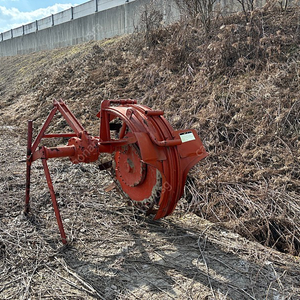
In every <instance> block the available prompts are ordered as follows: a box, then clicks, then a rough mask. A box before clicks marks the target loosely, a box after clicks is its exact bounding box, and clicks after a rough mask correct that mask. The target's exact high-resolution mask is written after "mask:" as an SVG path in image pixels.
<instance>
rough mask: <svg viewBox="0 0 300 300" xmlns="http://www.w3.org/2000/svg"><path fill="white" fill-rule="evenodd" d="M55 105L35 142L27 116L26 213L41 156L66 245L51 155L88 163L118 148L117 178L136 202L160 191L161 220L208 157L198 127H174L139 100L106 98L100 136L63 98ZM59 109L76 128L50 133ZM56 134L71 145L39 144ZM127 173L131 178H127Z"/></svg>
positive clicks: (159, 208)
mask: <svg viewBox="0 0 300 300" xmlns="http://www.w3.org/2000/svg"><path fill="white" fill-rule="evenodd" d="M53 105H54V107H53V109H52V111H51V112H50V114H49V116H48V118H47V119H46V121H45V123H44V125H43V126H42V128H41V130H40V132H39V133H38V135H37V137H36V139H35V141H34V142H33V143H32V136H33V129H32V127H33V126H32V121H28V141H27V171H26V197H25V213H28V212H29V208H30V205H29V198H30V172H31V165H32V163H33V162H34V161H36V160H37V159H41V160H42V164H43V167H44V172H45V177H46V180H47V184H48V187H49V191H50V195H51V200H52V204H53V207H54V211H55V216H56V219H57V223H58V227H59V230H60V234H61V238H62V242H63V243H64V244H65V243H67V239H66V235H65V232H64V228H63V224H62V221H61V217H60V212H59V208H58V205H57V201H56V197H55V193H54V189H53V185H52V180H51V177H50V173H49V169H48V165H47V160H48V159H50V158H58V157H69V158H70V160H71V161H72V163H75V164H76V163H81V162H85V163H89V162H93V161H96V160H97V159H98V157H99V155H100V153H104V152H105V153H115V160H116V178H117V180H118V181H119V182H120V185H121V187H122V189H123V190H124V191H125V193H127V194H128V195H129V196H130V198H131V199H132V200H135V201H143V200H144V199H147V198H148V197H149V195H150V194H151V193H152V194H153V193H154V192H156V195H155V196H156V198H157V200H158V203H157V205H158V210H157V211H156V215H155V219H159V218H162V217H165V216H167V215H169V214H171V213H172V212H173V210H174V209H175V207H176V205H177V202H178V200H179V199H180V197H181V196H182V193H183V189H184V184H185V181H186V177H187V173H188V172H189V170H190V168H191V167H192V166H194V165H195V164H196V163H197V162H199V161H200V160H201V159H203V158H204V157H205V156H207V153H206V151H205V149H204V147H203V144H202V142H201V140H200V138H199V137H198V135H197V133H196V131H195V130H179V131H175V130H174V129H173V128H172V127H171V125H170V124H169V123H168V122H167V121H166V119H165V118H164V117H163V111H153V110H151V109H150V108H149V107H147V106H144V105H138V104H137V102H136V100H131V99H129V100H125V99H122V100H104V101H102V103H101V110H100V112H99V113H98V115H97V116H98V117H99V118H100V133H99V137H93V136H91V135H90V134H89V133H88V132H87V131H86V130H85V129H84V128H83V126H82V125H81V124H80V122H79V121H78V120H77V119H76V117H75V116H74V115H73V114H72V112H71V111H70V110H69V108H68V107H67V105H66V104H65V103H64V102H62V101H54V104H53ZM57 111H59V112H60V113H61V115H62V116H63V118H64V119H65V120H66V122H67V123H68V125H69V126H70V127H71V128H72V130H73V131H74V132H72V133H50V134H49V133H48V134H47V133H46V130H47V128H48V127H49V124H50V122H51V121H52V119H53V117H54V115H55V114H56V112H57ZM114 120H121V121H122V125H120V126H121V128H120V131H119V138H118V139H113V138H112V137H111V130H110V122H112V121H114ZM182 136H185V138H182ZM54 137H68V138H69V140H68V145H66V146H64V147H54V148H48V147H45V146H42V147H39V148H38V146H39V144H40V142H41V140H42V139H47V138H54ZM186 137H188V138H186ZM128 147H131V148H132V150H130V149H131V148H128ZM133 147H134V148H133ZM133 149H135V150H133ZM124 164H125V165H124ZM155 170H157V171H158V172H159V174H160V176H159V178H160V177H161V181H160V182H159V184H160V186H159V190H158V191H155V190H154V188H155V187H156V185H157V182H158V181H159V180H160V179H159V178H158V177H157V176H158V175H157V171H155ZM125 177H127V180H124V179H122V178H125Z"/></svg>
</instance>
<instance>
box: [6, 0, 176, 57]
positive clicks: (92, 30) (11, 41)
mask: <svg viewBox="0 0 300 300" xmlns="http://www.w3.org/2000/svg"><path fill="white" fill-rule="evenodd" d="M121 3H122V4H121ZM112 4H120V5H118V6H116V7H111V5H112ZM148 4H149V1H148V0H135V1H132V0H130V1H129V2H125V0H113V1H112V0H98V1H95V0H92V1H89V2H86V3H84V4H82V5H79V6H78V7H74V8H71V9H68V10H65V11H63V12H61V13H58V14H56V15H52V16H49V17H47V18H44V19H42V20H38V21H36V22H33V23H30V24H27V25H25V26H22V27H19V28H16V29H13V30H10V31H7V32H4V33H3V34H1V38H0V56H12V55H17V54H26V53H31V52H36V51H40V50H48V49H55V48H60V47H66V46H70V45H75V44H78V43H83V42H87V41H90V40H102V39H105V38H110V37H113V36H117V35H123V34H127V33H132V32H134V31H135V30H136V29H137V28H138V27H139V22H140V18H141V14H142V12H143V11H144V9H145V5H148ZM155 5H156V6H155V8H156V9H157V10H159V11H161V12H165V22H168V23H169V22H170V21H171V20H174V14H173V15H172V11H174V12H175V13H176V10H175V9H174V7H172V6H170V3H169V2H168V1H164V0H156V4H155ZM104 8H107V9H104ZM99 9H101V11H99V12H95V11H96V10H99ZM84 15H85V16H84ZM53 24H54V25H53Z"/></svg>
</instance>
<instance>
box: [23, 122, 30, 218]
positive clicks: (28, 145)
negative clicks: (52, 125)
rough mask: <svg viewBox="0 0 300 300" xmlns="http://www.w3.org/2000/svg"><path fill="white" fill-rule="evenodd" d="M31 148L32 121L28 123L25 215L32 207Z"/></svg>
mask: <svg viewBox="0 0 300 300" xmlns="http://www.w3.org/2000/svg"><path fill="white" fill-rule="evenodd" d="M31 147H32V121H31V120H29V121H28V136H27V157H26V196H25V208H24V212H25V214H28V213H29V209H30V205H29V199H30V173H31Z"/></svg>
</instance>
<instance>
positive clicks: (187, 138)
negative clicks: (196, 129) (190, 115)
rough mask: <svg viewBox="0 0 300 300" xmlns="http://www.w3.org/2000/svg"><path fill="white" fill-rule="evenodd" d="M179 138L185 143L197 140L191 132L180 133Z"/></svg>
mask: <svg viewBox="0 0 300 300" xmlns="http://www.w3.org/2000/svg"><path fill="white" fill-rule="evenodd" d="M179 136H180V139H181V141H182V142H183V143H186V142H189V141H193V140H195V136H194V134H193V133H192V132H191V131H188V132H183V133H180V134H179Z"/></svg>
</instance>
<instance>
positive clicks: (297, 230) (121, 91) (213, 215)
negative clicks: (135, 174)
mask: <svg viewBox="0 0 300 300" xmlns="http://www.w3.org/2000/svg"><path fill="white" fill-rule="evenodd" d="M299 15H300V11H299V10H298V9H293V10H291V11H285V12H281V11H278V10H276V9H271V8H269V7H265V8H263V9H262V10H257V11H255V12H253V14H252V15H251V19H250V21H249V22H246V21H245V17H244V16H243V15H234V16H230V17H226V18H222V19H216V20H214V26H213V28H214V29H212V31H211V33H210V35H207V33H205V31H204V30H203V29H202V28H201V27H195V26H193V25H191V24H189V23H187V22H184V23H178V24H174V25H172V26H170V27H168V28H158V29H156V30H155V31H151V32H148V33H147V34H146V35H143V34H134V35H131V36H128V37H123V38H115V39H111V40H106V41H102V42H91V43H87V44H83V45H78V46H74V47H69V48H64V49H58V50H53V51H46V52H39V53H34V54H30V55H24V56H15V57H7V58H0V107H1V111H0V136H1V144H0V149H1V152H0V155H1V156H0V160H1V163H0V183H1V184H0V199H1V201H0V278H1V280H0V298H1V299H44V298H50V299H169V298H170V299H300V285H299V278H300V277H299V276H300V267H299V252H300V221H299V215H300V205H299V204H300V197H299V195H300V184H299V183H300V181H299V175H300V173H299V172H300V169H299V160H300V152H299V151H300V150H299V145H300V137H299V133H300V122H299V114H300V101H299V99H298V98H299V96H298V95H299V90H300V89H299V74H298V73H299V72H298V69H299V65H300V59H299V53H300V52H299ZM54 98H58V99H59V98H62V99H63V100H64V101H66V102H67V104H68V105H69V107H70V108H71V110H72V111H73V112H74V113H75V115H76V116H77V117H78V119H79V120H80V121H81V122H82V124H83V125H84V126H85V127H86V128H87V129H88V131H89V132H91V133H92V134H94V135H97V132H98V130H99V129H98V126H99V125H98V124H99V120H98V119H97V117H96V114H97V112H98V110H99V109H100V102H101V100H103V99H107V98H134V99H137V100H138V101H139V102H140V103H144V104H147V105H149V106H151V107H152V108H157V109H164V110H165V115H166V117H167V119H168V120H169V121H170V122H171V123H172V125H173V126H174V128H178V129H179V128H195V129H196V130H197V131H198V133H199V135H200V137H201V138H202V140H203V142H204V144H205V147H206V149H207V150H208V152H209V154H210V156H209V157H208V158H206V159H205V160H204V161H202V162H201V163H200V164H198V165H197V166H196V167H195V168H193V170H192V171H191V173H190V175H189V179H188V182H187V185H186V191H185V194H184V197H183V198H182V199H181V201H180V203H179V205H178V207H177V209H176V211H175V213H174V214H173V215H172V216H169V217H167V218H165V219H163V220H159V221H153V220H152V219H151V218H150V217H146V216H144V215H143V214H142V213H141V212H140V211H138V210H137V209H136V208H135V207H134V206H130V205H128V203H127V201H126V200H124V199H123V198H122V196H121V195H119V194H118V193H117V192H116V191H115V190H113V191H111V192H109V193H106V192H105V191H104V190H105V187H107V186H108V185H109V184H110V183H111V182H112V179H111V177H110V176H109V174H107V173H106V172H100V171H99V169H98V167H97V164H98V163H97V164H89V165H72V164H71V163H70V162H69V161H68V160H64V159H63V160H53V161H49V167H50V170H51V176H52V179H53V183H54V187H55V190H56V193H57V198H58V202H59V206H60V210H61V215H62V218H63V222H64V225H65V229H66V232H67V235H68V239H69V241H70V243H69V244H68V245H67V246H62V244H61V242H60V237H59V233H58V228H57V224H56V220H55V217H54V212H53V208H52V206H51V201H50V196H49V191H48V188H47V185H46V180H45V178H44V175H43V168H42V166H41V164H40V163H36V164H34V167H33V174H32V188H31V191H32V193H31V214H30V215H29V216H28V217H25V216H24V214H23V206H24V195H25V154H26V126H27V124H26V120H27V119H33V120H34V124H35V133H36V132H37V130H38V128H39V127H40V126H41V124H42V122H43V120H45V118H46V116H47V114H48V113H49V111H50V110H51V107H52V101H53V99H54ZM52 129H53V130H56V131H64V130H66V124H65V122H64V121H63V120H62V119H61V118H56V120H55V122H54V123H53V124H52ZM57 143H65V141H57V140H55V141H54V142H53V144H55V145H56V144H57Z"/></svg>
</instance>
